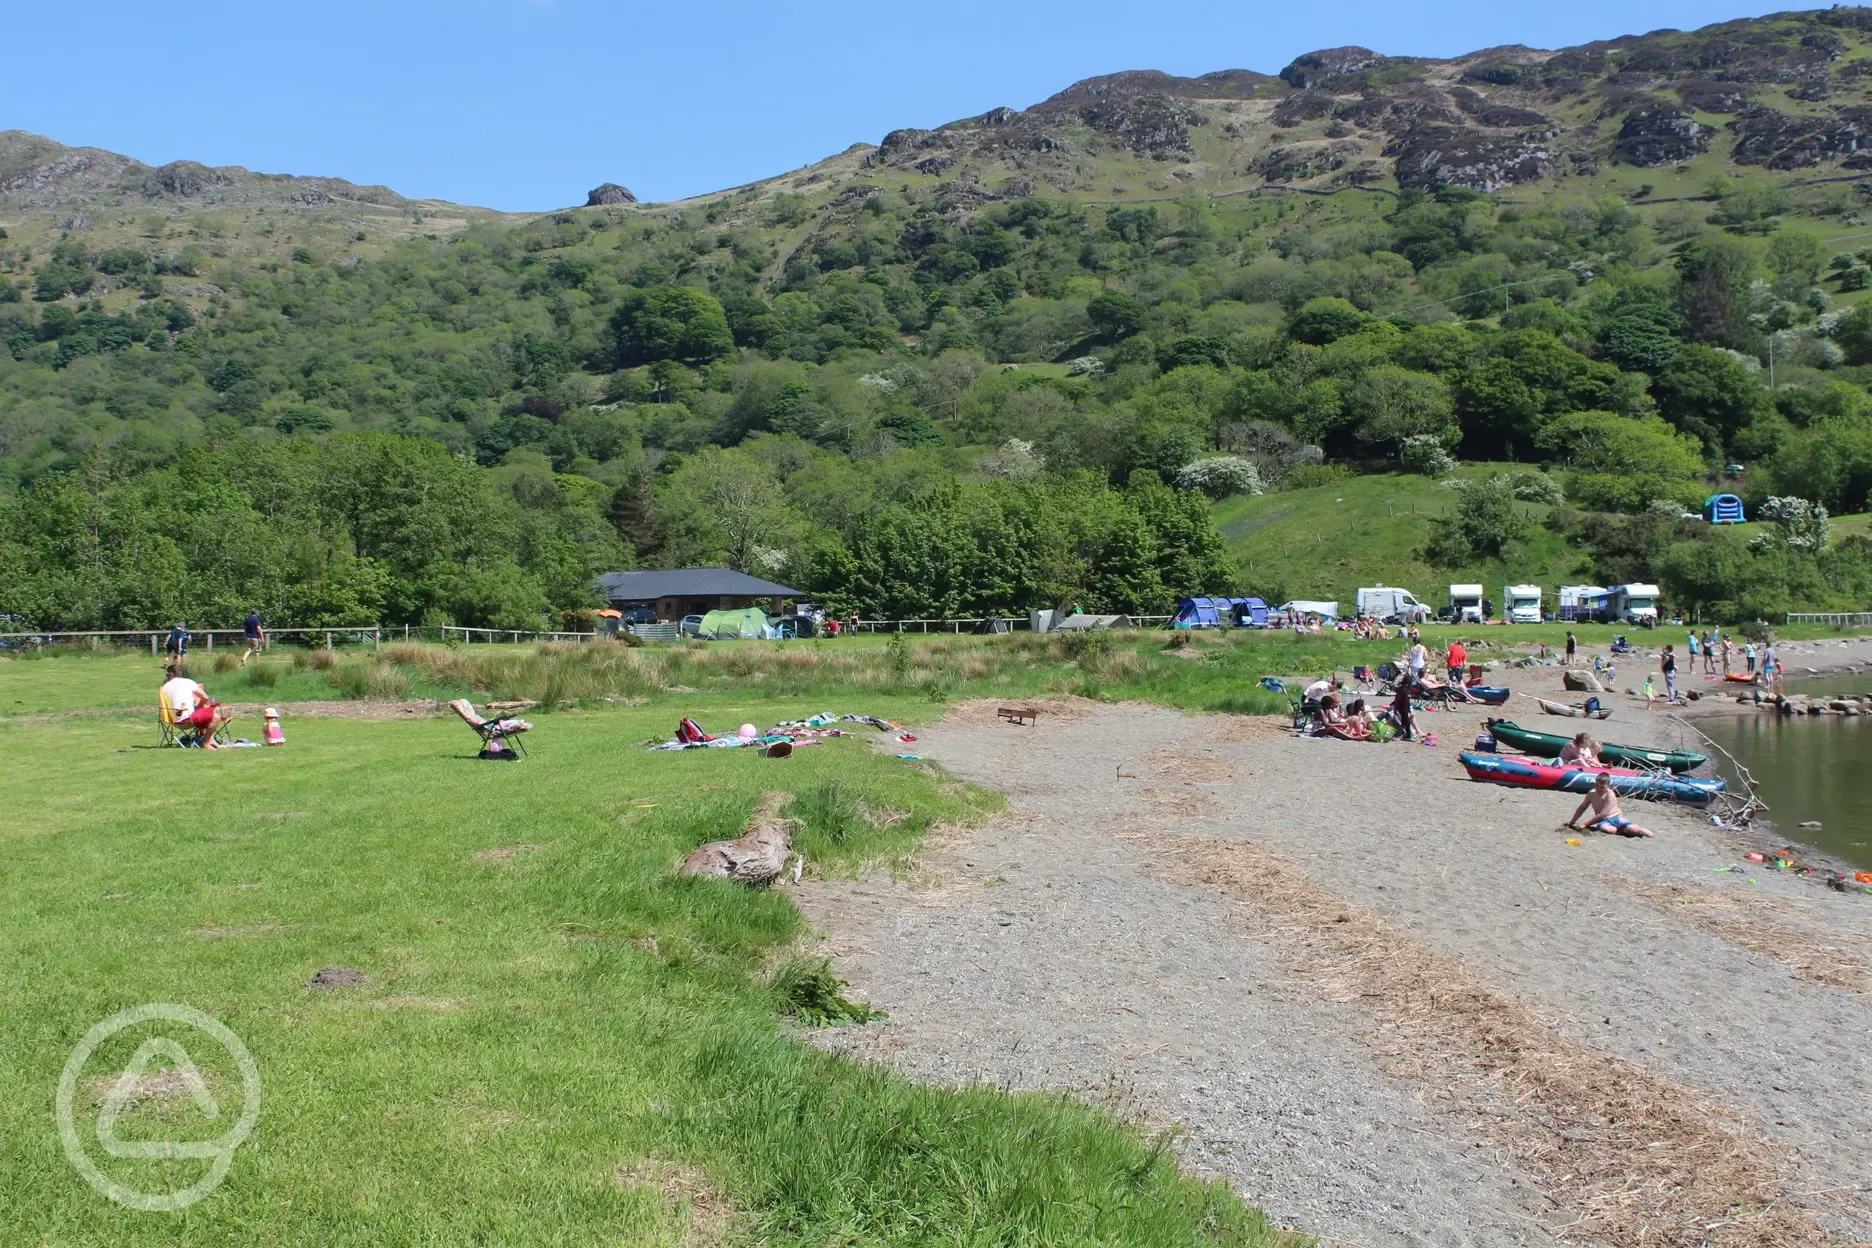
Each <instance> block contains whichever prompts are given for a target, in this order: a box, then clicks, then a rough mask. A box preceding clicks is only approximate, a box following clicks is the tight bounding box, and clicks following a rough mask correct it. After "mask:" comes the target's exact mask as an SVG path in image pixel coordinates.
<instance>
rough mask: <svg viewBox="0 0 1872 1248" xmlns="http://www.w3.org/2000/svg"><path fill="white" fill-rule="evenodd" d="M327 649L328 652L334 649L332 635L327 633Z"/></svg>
mask: <svg viewBox="0 0 1872 1248" xmlns="http://www.w3.org/2000/svg"><path fill="white" fill-rule="evenodd" d="M325 648H326V649H327V650H329V649H331V648H332V644H331V634H330V633H326V634H325Z"/></svg>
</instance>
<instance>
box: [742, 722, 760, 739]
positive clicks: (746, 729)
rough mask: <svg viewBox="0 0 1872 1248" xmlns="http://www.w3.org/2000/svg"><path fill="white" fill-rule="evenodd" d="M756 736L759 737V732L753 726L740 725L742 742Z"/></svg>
mask: <svg viewBox="0 0 1872 1248" xmlns="http://www.w3.org/2000/svg"><path fill="white" fill-rule="evenodd" d="M758 736H760V730H759V729H758V728H756V727H755V726H754V725H753V724H742V725H741V739H742V740H743V741H747V740H750V739H752V738H754V737H758Z"/></svg>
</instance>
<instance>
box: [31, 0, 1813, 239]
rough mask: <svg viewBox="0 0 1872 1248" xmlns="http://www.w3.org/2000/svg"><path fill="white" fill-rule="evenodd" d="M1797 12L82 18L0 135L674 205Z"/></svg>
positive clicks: (566, 12)
mask: <svg viewBox="0 0 1872 1248" xmlns="http://www.w3.org/2000/svg"><path fill="white" fill-rule="evenodd" d="M1784 7H1787V6H1786V5H1785V4H1781V5H1771V4H1765V3H1757V4H1752V5H1751V4H1744V3H1736V4H1728V3H1725V4H1722V5H1720V7H1718V6H1712V5H1710V4H1709V3H1707V2H1697V0H1670V2H1668V3H1622V4H1614V3H1609V2H1607V0H1576V2H1574V3H1569V4H1538V5H1535V4H1516V3H1512V2H1509V3H1503V2H1502V0H1493V2H1489V3H1478V2H1473V0H1446V2H1443V3H1418V4H1401V3H1396V2H1395V0H1394V2H1392V3H1372V2H1369V0H1334V2H1332V3H1321V2H1319V0H1314V2H1313V3H1285V4H1268V3H1265V2H1263V3H1245V2H1244V0H1228V2H1227V3H1223V2H1220V0H1180V2H1178V3H1169V4H1165V3H1161V2H1160V3H1140V2H1133V3H1126V4H1116V3H1107V2H1105V0H1078V2H1077V3H1063V2H1061V0H1025V2H1023V0H1001V2H999V3H991V2H985V0H937V2H934V3H923V4H915V5H911V4H903V3H891V2H890V0H876V2H874V3H868V4H867V3H852V2H839V3H812V2H807V0H800V2H797V3H771V2H770V3H748V2H745V0H691V2H690V3H680V2H679V3H664V4H654V5H652V4H644V3H635V2H632V3H624V2H614V3H605V2H604V0H453V2H451V3H441V2H438V0H373V2H370V3H360V2H358V0H321V2H320V3H318V4H309V3H304V2H302V0H242V2H241V3H224V2H202V0H196V2H194V3H189V2H188V0H179V2H178V3H173V4H153V3H150V0H137V2H136V3H129V2H126V0H88V2H87V3H84V4H82V5H80V6H78V7H76V8H73V9H67V8H65V7H64V6H63V5H56V4H26V3H24V2H23V0H14V3H11V4H9V5H7V6H6V9H5V16H4V25H3V26H0V30H4V35H3V36H0V38H4V42H5V46H6V47H7V49H8V52H9V55H8V56H7V57H6V61H7V70H6V73H5V74H4V75H0V129H23V130H31V131H34V132H36V133H39V134H44V135H47V136H50V137H52V138H55V139H58V140H59V141H61V142H64V143H70V144H74V145H77V144H89V145H94V146H97V147H104V148H109V149H111V150H113V151H119V152H124V153H127V154H129V155H131V156H135V157H137V158H138V159H140V160H145V161H148V162H150V163H152V164H161V163H163V162H165V161H169V160H174V159H178V158H184V157H186V158H189V159H194V160H201V161H205V162H206V163H209V164H239V165H246V166H247V167H249V168H251V169H256V170H260V171H263V172H268V173H301V174H329V175H333V176H337V177H345V178H350V179H351V180H353V181H356V182H366V183H369V182H381V183H384V184H386V185H389V186H391V187H393V188H395V189H396V190H398V191H401V192H402V193H404V194H406V195H411V196H426V197H435V198H441V199H451V200H455V201H457V202H460V203H468V204H480V205H484V206H486V207H491V208H503V209H507V210H510V211H532V210H542V209H547V208H554V207H561V206H564V205H568V204H579V203H583V202H584V198H585V192H586V191H587V190H588V189H590V188H591V187H593V186H596V185H597V184H598V183H600V182H606V181H612V182H621V183H623V184H625V185H626V186H629V187H630V188H631V189H633V190H634V191H636V192H637V194H638V195H639V196H641V197H643V198H645V199H675V198H679V197H681V196H685V195H693V194H699V193H702V192H705V191H711V190H718V189H721V188H723V187H728V186H734V185H737V184H739V183H742V182H749V181H753V180H754V179H756V178H761V177H765V176H768V175H771V174H775V173H780V172H784V171H785V170H788V169H792V168H796V167H798V166H800V165H803V164H807V163H810V162H811V161H814V160H817V159H820V158H822V157H824V156H828V155H831V154H833V153H835V152H838V151H841V150H843V149H844V148H845V147H847V146H849V145H850V144H852V143H855V142H861V141H865V142H876V141H877V140H878V139H880V138H882V137H883V135H884V134H885V132H886V131H889V130H893V129H895V128H897V127H899V126H934V125H940V124H941V123H943V122H945V121H952V120H954V119H955V118H958V117H966V116H971V115H973V114H976V113H980V112H985V111H987V110H988V109H990V108H994V107H996V106H998V105H1002V104H1008V105H1012V106H1014V107H1016V108H1021V107H1025V106H1027V105H1029V104H1033V103H1035V102H1037V101H1038V100H1041V99H1044V98H1045V97H1046V96H1048V95H1051V94H1052V93H1053V92H1054V91H1056V90H1058V89H1060V88H1061V87H1064V86H1066V85H1067V84H1068V83H1071V82H1073V81H1075V80H1077V79H1080V78H1085V77H1090V76H1091V75H1094V74H1101V73H1110V72H1112V71H1115V70H1120V69H1163V70H1168V71H1170V72H1172V73H1179V74H1198V73H1204V72H1207V71H1209V70H1214V69H1234V68H1242V69H1257V70H1261V71H1264V72H1267V73H1273V72H1276V71H1277V70H1279V69H1280V68H1281V66H1283V65H1285V64H1286V63H1287V62H1288V61H1290V60H1292V59H1293V57H1294V56H1296V55H1297V54H1299V53H1301V52H1306V51H1310V50H1312V49H1315V48H1321V47H1334V46H1338V45H1340V44H1347V43H1356V44H1363V45H1365V46H1367V47H1371V48H1375V49H1377V50H1378V51H1381V52H1387V53H1391V54H1394V55H1419V56H1446V55H1453V54H1457V53H1461V52H1469V51H1474V50H1476V49H1478V48H1485V47H1490V46H1494V45H1497V44H1505V43H1526V44H1530V45H1532V46H1536V47H1549V48H1551V47H1561V46H1565V45H1568V44H1574V43H1581V42H1585V41H1587V40H1590V39H1603V38H1611V37H1614V36H1617V35H1621V34H1642V33H1644V32H1646V31H1649V30H1655V29H1658V28H1661V27H1682V28H1686V29H1687V28H1692V27H1695V26H1699V25H1703V24H1706V23H1709V22H1714V21H1721V20H1725V19H1728V18H1733V17H1744V16H1753V15H1757V14H1761V13H1767V12H1773V11H1776V10H1777V9H1779V8H1784Z"/></svg>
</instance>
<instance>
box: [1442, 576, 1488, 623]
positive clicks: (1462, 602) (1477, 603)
mask: <svg viewBox="0 0 1872 1248" xmlns="http://www.w3.org/2000/svg"><path fill="white" fill-rule="evenodd" d="M1449 613H1450V619H1451V620H1452V621H1454V622H1455V623H1457V624H1480V623H1481V622H1482V587H1481V586H1480V585H1452V586H1450V587H1449Z"/></svg>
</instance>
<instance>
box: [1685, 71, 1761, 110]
mask: <svg viewBox="0 0 1872 1248" xmlns="http://www.w3.org/2000/svg"><path fill="white" fill-rule="evenodd" d="M1672 89H1673V90H1675V91H1676V92H1677V98H1678V99H1680V100H1682V101H1683V102H1684V107H1685V108H1692V109H1695V110H1696V111H1697V112H1700V113H1739V112H1741V111H1742V110H1743V109H1745V108H1747V107H1748V92H1747V91H1746V90H1745V89H1744V88H1743V87H1741V86H1740V85H1738V84H1736V83H1733V82H1717V81H1714V80H1712V79H1707V78H1702V79H1692V80H1691V81H1689V82H1679V83H1677V84H1676V85H1675V86H1674V87H1673V88H1672Z"/></svg>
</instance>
